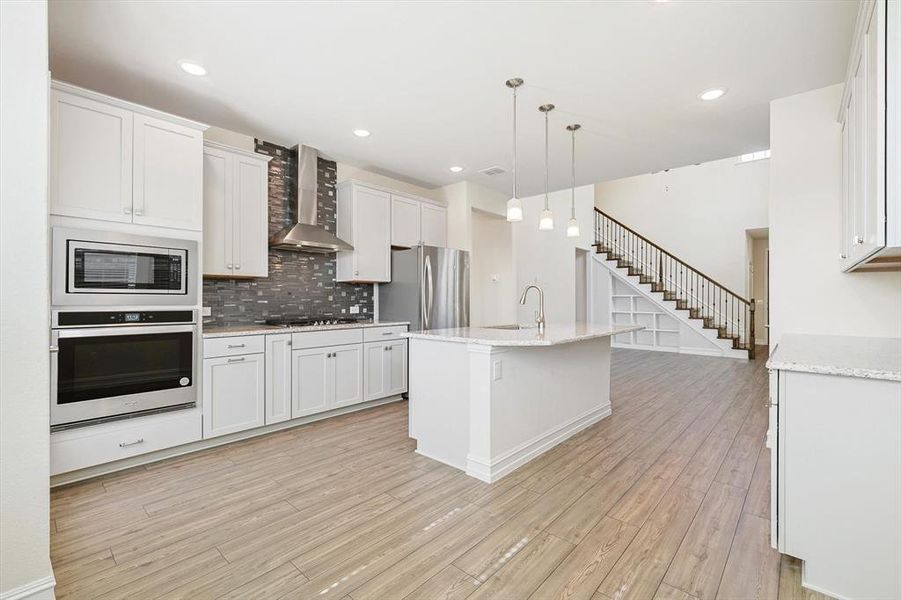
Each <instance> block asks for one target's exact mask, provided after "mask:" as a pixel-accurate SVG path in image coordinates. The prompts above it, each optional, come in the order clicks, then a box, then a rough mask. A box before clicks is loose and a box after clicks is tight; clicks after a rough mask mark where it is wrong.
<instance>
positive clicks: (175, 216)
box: [50, 82, 206, 231]
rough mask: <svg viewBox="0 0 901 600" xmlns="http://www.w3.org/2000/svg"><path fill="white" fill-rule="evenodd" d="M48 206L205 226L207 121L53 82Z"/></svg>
mask: <svg viewBox="0 0 901 600" xmlns="http://www.w3.org/2000/svg"><path fill="white" fill-rule="evenodd" d="M50 115H51V120H50V213H51V214H54V215H63V216H69V217H81V218H85V219H96V220H102V221H116V222H121V223H135V224H138V225H150V226H157V227H171V228H176V229H189V230H194V231H200V230H201V228H202V224H203V220H202V215H203V208H202V202H203V198H202V190H203V171H202V168H203V166H202V160H203V159H202V156H203V154H202V147H203V131H204V130H205V129H206V125H202V124H200V123H195V122H193V121H188V120H187V119H182V118H180V117H176V116H174V115H168V114H166V113H162V112H158V111H154V110H152V109H149V108H146V107H143V106H139V105H137V104H132V103H129V102H125V101H123V100H118V99H116V98H110V97H109V96H103V95H101V94H97V93H95V92H91V91H89V90H84V89H81V88H77V87H74V86H70V85H68V84H64V83H60V82H53V83H52V89H51V97H50Z"/></svg>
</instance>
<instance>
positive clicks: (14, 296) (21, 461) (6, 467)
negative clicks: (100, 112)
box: [0, 1, 52, 598]
mask: <svg viewBox="0 0 901 600" xmlns="http://www.w3.org/2000/svg"><path fill="white" fill-rule="evenodd" d="M47 69H48V66H47V3H46V2H44V1H34V2H0V129H2V132H3V134H2V136H0V281H2V283H0V307H2V308H0V385H2V387H0V531H2V533H0V594H6V593H8V592H10V591H11V590H16V589H19V588H21V587H22V586H25V585H28V584H32V583H35V582H39V581H40V580H42V579H44V580H45V581H44V583H45V585H49V584H50V583H51V582H52V571H51V567H50V553H49V548H50V529H49V523H50V496H49V481H50V479H49V473H50V467H49V454H50V416H49V410H50V404H49V382H50V375H49V354H48V343H49V338H48V325H49V323H50V319H49V315H48V303H49V292H48V288H47V286H48V273H47V260H48V246H47V244H48V241H47V211H48V209H47V107H48V85H49V73H48V71H47ZM32 597H33V598H52V592H51V591H50V590H49V589H46V590H45V591H43V592H39V593H38V594H36V595H34V596H32Z"/></svg>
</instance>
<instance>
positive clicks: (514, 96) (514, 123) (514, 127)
mask: <svg viewBox="0 0 901 600" xmlns="http://www.w3.org/2000/svg"><path fill="white" fill-rule="evenodd" d="M513 197H514V198H518V197H519V196H517V195H516V88H515V87H514V88H513Z"/></svg>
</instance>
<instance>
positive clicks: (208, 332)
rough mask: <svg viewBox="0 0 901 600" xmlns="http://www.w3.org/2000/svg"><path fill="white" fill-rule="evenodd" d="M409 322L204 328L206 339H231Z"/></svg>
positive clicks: (406, 322) (407, 323)
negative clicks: (240, 336)
mask: <svg viewBox="0 0 901 600" xmlns="http://www.w3.org/2000/svg"><path fill="white" fill-rule="evenodd" d="M409 324H410V322H409V321H360V322H359V323H342V324H340V325H304V326H302V327H284V326H281V325H265V324H262V323H261V324H250V325H234V326H230V327H221V326H219V327H217V326H215V325H211V326H209V327H204V328H203V337H204V339H210V338H220V337H230V336H235V335H261V334H266V333H301V332H304V331H331V330H334V329H361V328H368V327H394V326H396V325H409Z"/></svg>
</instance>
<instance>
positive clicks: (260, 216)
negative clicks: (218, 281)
mask: <svg viewBox="0 0 901 600" xmlns="http://www.w3.org/2000/svg"><path fill="white" fill-rule="evenodd" d="M234 160H235V170H234V173H235V175H234V177H235V223H234V248H235V251H234V261H235V262H234V274H235V275H238V276H243V277H268V276H269V244H268V241H269V222H268V221H269V204H268V203H269V193H268V182H269V166H268V165H267V163H266V162H264V161H261V160H255V159H251V158H245V157H243V156H240V155H239V156H236V157H235V159H234Z"/></svg>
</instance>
